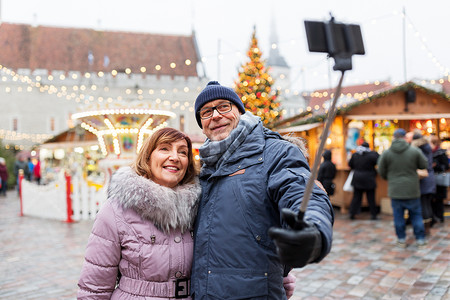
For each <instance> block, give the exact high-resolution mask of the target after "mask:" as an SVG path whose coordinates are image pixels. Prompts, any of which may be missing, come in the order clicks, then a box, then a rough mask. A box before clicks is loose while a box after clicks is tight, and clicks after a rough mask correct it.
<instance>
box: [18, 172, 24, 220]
mask: <svg viewBox="0 0 450 300" xmlns="http://www.w3.org/2000/svg"><path fill="white" fill-rule="evenodd" d="M22 180H23V170H22V169H20V170H19V199H20V213H19V216H20V217H23V199H22Z"/></svg>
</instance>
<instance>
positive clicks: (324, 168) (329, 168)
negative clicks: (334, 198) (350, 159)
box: [317, 150, 336, 196]
mask: <svg viewBox="0 0 450 300" xmlns="http://www.w3.org/2000/svg"><path fill="white" fill-rule="evenodd" d="M322 157H323V162H322V163H321V164H320V167H319V172H318V175H317V180H319V181H320V183H322V185H323V187H324V188H325V190H326V191H327V194H328V195H329V196H331V195H333V194H334V188H335V185H334V183H333V179H334V177H336V165H335V164H334V163H333V162H332V161H331V151H330V150H325V151H324V152H323V154H322Z"/></svg>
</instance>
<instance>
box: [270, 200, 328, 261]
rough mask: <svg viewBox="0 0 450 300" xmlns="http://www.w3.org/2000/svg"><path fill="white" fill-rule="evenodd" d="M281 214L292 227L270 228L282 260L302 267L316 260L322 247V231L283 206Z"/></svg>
mask: <svg viewBox="0 0 450 300" xmlns="http://www.w3.org/2000/svg"><path fill="white" fill-rule="evenodd" d="M281 216H282V218H283V219H284V220H285V221H286V223H287V224H288V225H289V227H290V229H283V228H276V227H271V228H270V229H269V236H270V237H271V238H272V239H273V241H274V243H275V245H276V246H277V252H278V256H279V257H280V260H281V262H282V263H283V264H285V265H288V266H290V267H292V268H301V267H304V266H305V265H306V264H308V263H310V262H313V261H314V260H316V259H317V258H318V257H319V255H320V252H321V249H322V237H321V234H320V231H319V230H318V229H317V228H316V227H315V226H314V225H313V224H310V223H308V222H305V221H303V220H301V219H299V218H298V214H297V213H295V212H293V211H291V210H290V209H287V208H283V210H282V211H281Z"/></svg>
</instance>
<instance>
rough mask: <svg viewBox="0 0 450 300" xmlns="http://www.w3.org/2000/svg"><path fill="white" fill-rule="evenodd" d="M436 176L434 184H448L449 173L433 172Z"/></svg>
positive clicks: (449, 182) (449, 180)
mask: <svg viewBox="0 0 450 300" xmlns="http://www.w3.org/2000/svg"><path fill="white" fill-rule="evenodd" d="M434 177H435V178H436V185H439V186H450V174H449V173H436V174H434Z"/></svg>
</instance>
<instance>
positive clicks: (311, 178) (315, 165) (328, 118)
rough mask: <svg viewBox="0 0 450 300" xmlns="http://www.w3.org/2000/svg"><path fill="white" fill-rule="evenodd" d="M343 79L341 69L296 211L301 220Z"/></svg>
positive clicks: (333, 115) (335, 110) (309, 196)
mask: <svg viewBox="0 0 450 300" xmlns="http://www.w3.org/2000/svg"><path fill="white" fill-rule="evenodd" d="M343 80H344V71H342V73H341V78H340V80H339V84H338V86H337V88H336V93H335V94H334V99H333V102H332V103H331V107H330V108H329V109H328V115H327V118H326V123H325V129H324V130H323V132H322V136H321V138H320V145H319V148H318V149H317V153H316V157H315V158H314V164H313V167H312V169H311V176H310V177H309V179H308V181H307V183H306V188H305V192H304V194H303V200H302V203H301V204H300V210H299V212H298V219H299V220H303V216H304V214H305V211H306V208H307V206H308V202H309V199H310V198H311V193H312V190H313V188H314V182H315V180H316V178H317V172H318V170H319V165H320V161H321V160H322V152H323V148H324V147H325V141H326V140H327V137H328V132H329V131H330V127H331V123H333V120H334V117H335V116H336V112H337V108H336V102H337V99H338V98H339V95H340V94H341V86H342V81H343Z"/></svg>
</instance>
